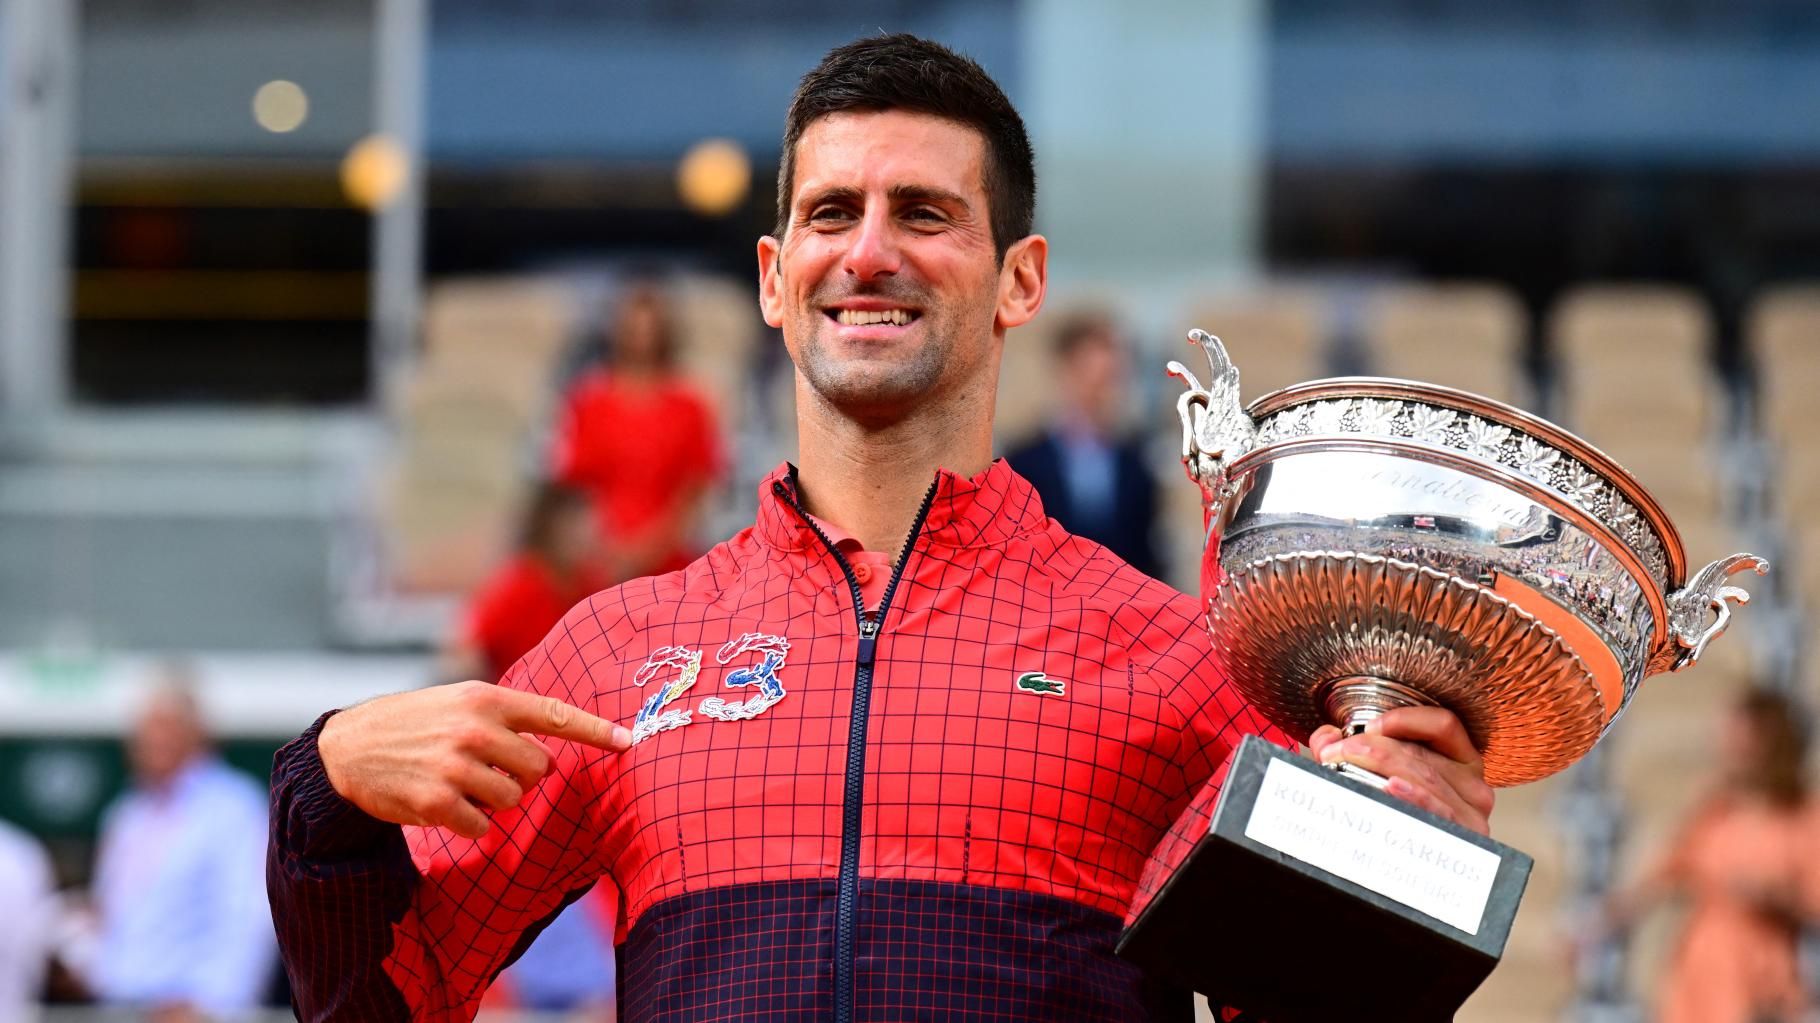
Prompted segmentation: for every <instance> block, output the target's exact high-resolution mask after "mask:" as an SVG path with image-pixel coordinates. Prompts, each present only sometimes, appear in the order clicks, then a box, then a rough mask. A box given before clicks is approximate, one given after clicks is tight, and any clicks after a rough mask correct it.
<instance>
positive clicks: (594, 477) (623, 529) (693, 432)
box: [552, 284, 724, 579]
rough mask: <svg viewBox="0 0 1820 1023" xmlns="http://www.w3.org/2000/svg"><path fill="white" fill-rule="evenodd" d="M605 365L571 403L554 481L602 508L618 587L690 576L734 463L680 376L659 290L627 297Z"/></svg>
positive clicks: (561, 424)
mask: <svg viewBox="0 0 1820 1023" xmlns="http://www.w3.org/2000/svg"><path fill="white" fill-rule="evenodd" d="M603 356H604V359H605V364H604V365H603V366H602V367H601V368H599V369H595V370H591V371H589V372H587V373H585V374H583V375H582V376H581V377H580V378H579V379H578V380H577V381H576V382H575V384H574V386H573V387H571V388H570V390H569V393H568V395H567V396H566V398H565V399H564V402H563V409H562V412H561V415H560V418H559V419H558V421H557V435H556V441H555V446H554V451H553V452H552V462H553V467H552V468H553V473H554V475H555V476H556V478H558V479H559V480H561V481H563V482H565V483H569V484H572V485H574V486H577V487H580V488H581V489H583V490H585V491H587V492H588V494H589V495H590V496H591V497H592V498H593V500H594V508H595V511H596V512H597V514H598V516H599V521H600V525H601V529H602V532H603V533H604V534H605V536H606V538H607V541H608V545H609V546H608V551H609V554H610V555H611V558H612V564H611V566H610V567H611V571H612V574H613V576H614V577H615V578H617V579H632V578H636V577H638V576H642V575H651V574H654V573H658V572H668V571H671V570H673V569H678V568H681V567H683V566H684V565H687V564H688V563H689V562H690V561H692V560H694V558H695V557H696V556H697V555H698V554H700V553H701V552H700V550H699V549H698V544H697V541H696V536H695V534H696V529H697V526H698V524H699V522H700V520H701V514H702V504H703V501H704V499H705V497H706V496H707V491H708V486H709V484H710V483H712V482H713V481H714V479H715V478H716V477H717V476H718V475H719V474H720V471H721V463H722V460H723V458H724V454H723V452H722V451H721V443H720V434H719V428H718V426H717V424H716V423H715V417H714V413H713V410H712V409H710V408H709V406H708V402H707V400H706V399H705V398H704V397H703V396H702V394H701V393H700V392H699V391H698V390H697V389H696V388H695V387H693V386H692V385H691V384H690V383H689V382H688V381H687V380H686V379H684V378H683V376H682V375H681V374H680V373H679V372H678V371H677V369H676V339H675V336H674V327H673V325H672V324H671V321H670V313H669V310H668V309H667V307H666V306H665V299H664V297H663V295H662V294H661V293H660V292H659V291H658V290H657V288H656V287H655V286H654V285H651V284H640V285H636V286H633V287H631V288H629V289H628V290H627V291H626V293H625V295H624V297H623V298H622V299H621V300H620V303H619V308H618V313H617V315H616V316H615V317H614V320H613V326H612V329H611V330H610V331H609V332H608V333H607V336H606V338H605V350H604V352H603Z"/></svg>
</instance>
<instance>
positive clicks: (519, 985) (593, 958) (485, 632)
mask: <svg viewBox="0 0 1820 1023" xmlns="http://www.w3.org/2000/svg"><path fill="white" fill-rule="evenodd" d="M599 555H600V533H599V528H598V526H597V524H596V519H595V513H594V509H593V507H591V506H590V504H589V502H588V497H587V495H586V494H584V493H582V492H581V491H579V490H576V489H574V488H572V487H567V486H563V485H562V484H559V483H545V484H543V485H542V486H540V487H538V488H537V491H536V493H535V494H534V495H533V496H532V498H531V504H530V506H529V507H528V508H527V509H526V511H525V521H524V525H523V531H522V533H521V534H520V537H519V545H518V552H517V553H516V554H514V555H513V557H512V559H511V560H510V561H508V562H506V563H505V565H503V566H501V568H500V569H499V571H498V572H496V573H494V575H493V576H492V578H490V579H488V580H487V581H486V582H485V583H484V584H482V585H481V587H480V589H479V590H478V591H477V592H476V594H475V596H474V599H473V601H472V602H471V603H470V604H469V606H468V610H467V612H466V613H465V614H464V615H463V619H462V623H461V625H460V627H459V631H458V632H457V633H456V635H455V637H454V639H453V640H451V642H450V643H449V646H448V648H447V649H446V650H444V651H443V654H442V658H441V664H440V665H439V666H438V669H437V677H438V679H439V680H441V681H445V682H453V681H457V680H460V679H469V678H484V679H491V680H493V681H498V680H499V679H500V678H501V677H503V676H504V675H505V673H506V671H507V670H508V669H509V668H511V667H512V665H513V664H514V663H516V662H517V661H518V659H519V658H520V657H523V656H524V655H525V653H526V652H527V651H529V650H531V648H533V647H535V646H536V645H537V644H538V643H541V642H543V638H544V636H545V635H547V634H548V633H549V631H550V630H551V629H552V628H555V626H556V623H557V622H560V621H561V620H562V616H563V615H565V614H567V613H568V611H569V609H570V608H571V607H574V606H575V605H576V604H577V603H579V602H581V601H582V600H584V599H586V598H587V597H588V596H589V595H591V594H593V593H595V592H598V591H600V590H603V589H606V588H607V586H608V585H609V582H610V581H609V579H608V578H607V575H606V573H605V572H604V571H602V570H601V568H600V558H599ZM612 905H613V902H612V899H611V898H608V897H605V896H602V895H601V894H600V893H599V892H598V890H596V891H594V892H590V893H589V894H588V895H587V896H586V897H585V898H583V899H581V900H579V901H577V902H576V903H575V904H573V905H571V906H569V907H568V908H567V909H566V910H564V911H563V913H562V915H561V916H559V917H557V918H556V919H555V920H553V921H551V922H550V925H549V926H548V927H546V928H544V931H543V933H542V934H539V935H538V936H537V940H536V941H534V942H533V943H532V944H531V947H530V948H528V949H526V950H525V953H524V955H522V956H520V957H519V959H518V961H517V962H516V963H514V964H513V965H512V968H511V969H510V970H508V971H506V974H505V978H504V979H505V984H504V985H502V987H504V988H509V989H510V991H511V994H512V997H513V999H514V1000H515V1001H516V1002H517V1004H518V1005H520V1006H521V1007H523V1008H526V1009H532V1010H536V1011H540V1012H570V1013H574V1014H575V1016H576V1018H577V1019H582V1020H587V1021H588V1023H608V1021H611V1020H612V1019H613V1009H614V1005H613V976H614V974H613V966H614V964H613V941H612V937H611V934H612V926H613V924H612V915H613V914H612V912H611V908H612ZM602 907H606V908H605V909H603V908H602Z"/></svg>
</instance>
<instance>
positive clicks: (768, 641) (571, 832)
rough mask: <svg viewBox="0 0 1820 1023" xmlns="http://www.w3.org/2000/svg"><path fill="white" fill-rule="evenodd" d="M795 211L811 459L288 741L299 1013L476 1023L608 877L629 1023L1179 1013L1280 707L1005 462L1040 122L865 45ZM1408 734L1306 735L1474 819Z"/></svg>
mask: <svg viewBox="0 0 1820 1023" xmlns="http://www.w3.org/2000/svg"><path fill="white" fill-rule="evenodd" d="M778 195H779V203H778V207H779V216H778V226H777V231H776V234H775V235H773V236H769V237H766V238H764V239H761V240H760V241H759V243H758V264H759V267H758V269H759V279H760V303H761V306H762V308H763V312H764V315H765V319H766V321H767V322H769V323H770V324H772V325H773V326H776V327H780V328H782V331H783V335H784V342H785V345H786V346H787V347H788V349H789V352H790V356H791V358H792V359H793V360H794V362H795V365H796V370H797V409H798V420H797V425H798V431H799V439H800V450H801V451H802V464H801V465H800V466H798V467H790V466H783V467H780V468H779V469H778V470H777V471H776V472H774V473H773V474H772V475H771V477H770V478H769V479H767V480H766V481H765V482H764V484H763V485H762V486H761V490H760V495H759V496H760V505H759V510H758V520H757V522H756V523H755V524H754V525H753V526H752V527H751V528H749V529H747V530H744V531H742V532H741V533H740V534H739V535H737V536H735V537H733V538H732V539H731V540H729V541H727V542H726V543H723V544H721V545H719V546H718V547H716V548H714V549H713V550H711V551H709V552H708V554H707V555H705V556H704V557H703V558H701V559H700V560H698V561H696V562H694V563H693V564H691V565H690V566H689V567H688V568H687V569H685V570H683V571H681V572H679V573H674V574H671V575H666V576H659V577H655V578H650V579H643V580H638V581H635V582H631V583H627V584H625V585H622V586H619V587H616V588H614V589H611V590H607V591H605V592H603V593H600V594H597V595H595V596H594V597H592V598H590V599H589V600H587V601H585V602H583V604H581V605H579V606H578V607H576V608H575V609H574V610H573V611H571V612H570V613H569V615H568V616H567V617H566V618H565V619H564V621H563V623H562V624H561V625H559V626H558V627H557V628H556V629H555V630H553V631H552V632H551V634H550V635H549V637H547V638H546V639H545V640H544V642H543V643H542V644H541V645H540V646H539V647H538V649H537V650H535V651H533V652H532V653H530V654H529V655H527V656H526V657H525V658H524V659H523V660H522V661H520V662H519V663H518V664H517V665H515V666H514V667H513V669H512V670H511V672H509V673H508V674H507V676H506V678H505V679H504V680H503V684H502V685H500V686H490V685H485V684H478V683H476V684H468V683H464V684H461V685H458V686H453V687H444V688H441V689H436V690H428V691H424V692H415V693H406V694H400V695H395V696H388V697H383V698H380V699H377V700H374V701H372V702H370V703H367V704H364V705H361V706H358V707H354V708H351V709H349V710H346V711H342V712H341V713H339V714H334V715H332V716H325V717H324V718H323V719H321V720H319V721H318V723H317V724H316V725H315V726H313V727H312V728H311V729H310V730H309V731H307V732H305V733H304V735H303V736H302V737H301V738H300V739H299V740H297V741H296V742H295V743H293V744H292V745H291V746H289V747H287V748H286V749H285V750H284V751H283V752H282V753H281V754H280V756H279V760H278V765H277V777H276V779H275V787H274V809H275V813H276V817H277V825H276V827H275V828H274V835H275V836H276V843H275V848H274V852H273V857H272V860H271V864H270V870H269V878H270V885H271V890H272V895H273V902H274V906H275V909H276V911H277V918H278V920H279V922H280V928H281V932H282V933H281V944H282V945H283V948H284V952H285V956H286V959H287V962H288V964H289V967H290V969H291V972H292V977H293V983H294V986H295V987H296V989H297V991H298V998H299V1008H300V1011H301V1014H302V1016H303V1017H304V1018H305V1019H309V1020H318V1019H360V1020H383V1019H401V1018H406V1017H412V1018H417V1019H437V1020H441V1019H463V1018H466V1017H468V1016H469V1015H471V1014H472V1013H473V1011H474V1006H475V1002H476V1000H477V998H478V997H479V994H480V992H481V991H482V989H484V987H485V986H486V984H487V982H488V980H489V979H490V978H491V977H492V976H493V974H494V973H495V972H496V971H498V970H499V969H500V967H501V965H502V964H503V963H505V962H508V961H509V960H510V958H511V956H512V954H513V952H514V950H515V949H516V948H518V947H519V946H520V945H521V944H522V943H523V942H524V941H525V940H526V935H528V934H530V933H532V932H534V931H535V929H536V927H537V926H538V925H539V922H540V921H542V920H545V919H547V918H548V917H549V916H550V915H551V914H552V913H554V912H555V911H557V910H558V909H559V908H560V906H561V905H562V904H563V902H564V901H565V900H566V899H571V898H575V897H577V893H579V892H581V891H583V890H585V889H586V888H587V887H588V886H589V885H590V884H592V883H594V882H595V881H596V880H597V879H602V878H604V879H605V882H606V883H609V884H613V885H615V886H616V887H618V888H619V889H620V891H621V893H622V896H623V897H622V900H621V906H622V910H621V913H622V917H623V919H624V922H625V930H624V932H623V936H624V944H623V946H622V951H621V969H620V975H619V981H620V998H621V1002H620V1007H621V1013H622V1016H623V1018H624V1019H626V1020H628V1021H634V1023H646V1021H658V1020H661V1021H671V1020H675V1021H683V1020H687V1021H692V1023H698V1021H703V1020H723V1019H759V1020H785V1019H790V1020H794V1019H814V1020H823V1019H832V1020H837V1021H840V1023H848V1021H854V1020H901V1019H912V1018H934V1017H939V1018H943V1019H949V1020H1012V1019H1017V1020H1023V1019H1071V1020H1120V1021H1126V1020H1142V1019H1174V1018H1182V1017H1184V1016H1185V1014H1187V1013H1188V1012H1189V1011H1190V1010H1189V1004H1190V1003H1189V1000H1188V999H1187V997H1186V996H1185V995H1184V994H1182V993H1181V992H1176V991H1170V990H1168V989H1166V988H1165V987H1163V986H1162V985H1159V984H1156V983H1154V982H1152V981H1151V980H1150V979H1149V978H1146V977H1143V976H1141V975H1140V974H1139V973H1138V972H1137V971H1136V970H1135V969H1134V968H1132V967H1131V966H1129V965H1128V964H1126V963H1124V962H1123V961H1121V960H1119V959H1117V958H1116V957H1115V956H1114V955H1113V954H1112V945H1113V942H1114V940H1115V939H1116V937H1117V934H1118V930H1119V926H1120V917H1121V915H1122V913H1123V912H1124V910H1125V908H1126V907H1127V905H1128V904H1129V902H1130V899H1131V896H1132V893H1133V890H1134V887H1135V885H1136V881H1137V878H1138V873H1139V871H1140V869H1141V867H1142V865H1143V863H1144V861H1145V858H1146V857H1147V855H1148V854H1149V853H1150V851H1151V849H1152V847H1153V846H1154V845H1155V844H1156V841H1157V839H1158V838H1159V837H1161V835H1162V834H1163V831H1164V829H1165V828H1166V827H1168V825H1169V824H1170V823H1171V822H1172V820H1173V818H1174V817H1175V815H1177V814H1179V813H1180V812H1181V811H1182V809H1183V808H1184V807H1185V806H1187V805H1188V802H1189V799H1190V798H1191V796H1193V795H1194V793H1195V792H1196V791H1198V790H1200V789H1201V788H1202V787H1203V786H1204V784H1206V783H1207V781H1208V780H1209V779H1210V778H1212V777H1213V776H1214V774H1215V771H1216V769H1217V768H1218V766H1219V765H1220V763H1221V762H1222V760H1223V759H1224V758H1225V757H1226V755H1227V753H1228V752H1229V751H1230V750H1231V748H1232V747H1233V746H1234V745H1235V744H1236V743H1237V742H1238V740H1239V737H1240V735H1241V734H1242V733H1244V732H1247V731H1254V732H1267V731H1269V727H1268V726H1267V725H1266V724H1265V722H1264V721H1262V720H1261V719H1260V718H1259V717H1257V715H1256V714H1255V713H1253V712H1252V711H1251V710H1250V708H1248V707H1246V706H1245V705H1244V704H1243V703H1242V702H1241V701H1240V699H1239V698H1238V696H1237V695H1236V694H1235V693H1234V692H1233V690H1232V689H1231V687H1230V686H1229V685H1227V684H1226V682H1225V680H1224V679H1222V678H1220V677H1219V675H1218V674H1217V672H1216V671H1215V670H1214V669H1213V667H1212V665H1211V660H1210V655H1209V644H1208V642H1207V640H1206V638H1205V637H1204V636H1203V635H1202V634H1201V629H1202V626H1201V625H1200V622H1201V613H1200V609H1199V606H1198V602H1197V601H1195V600H1194V599H1192V598H1189V597H1185V596H1182V595H1181V594H1178V593H1175V592H1174V591H1172V590H1169V589H1168V588H1167V587H1165V586H1163V585H1162V584H1161V583H1157V582H1155V581H1153V580H1150V579H1147V578H1145V577H1144V576H1142V575H1140V574H1139V573H1137V572H1135V571H1134V570H1132V569H1131V568H1130V567H1129V566H1127V565H1125V564H1123V563H1122V562H1120V561H1118V560H1117V559H1116V558H1114V557H1113V556H1111V555H1110V554H1108V553H1107V552H1106V551H1105V549H1104V548H1102V547H1100V546H1099V545H1097V544H1093V543H1091V542H1089V541H1085V540H1081V539H1078V538H1075V537H1072V536H1070V535H1068V534H1067V533H1066V532H1064V531H1063V530H1062V529H1061V527H1060V526H1058V525H1056V524H1055V523H1053V522H1051V521H1050V520H1049V519H1047V517H1046V516H1045V515H1044V513H1043V510H1042V507H1041V503H1040V502H1039V501H1038V500H1037V498H1036V495H1035V493H1034V491H1033V490H1032V489H1031V488H1030V486H1029V484H1028V483H1026V482H1024V481H1023V480H1022V479H1020V478H1018V477H1017V476H1016V475H1015V474H1014V473H1012V472H1011V470H1010V469H1009V468H1008V467H1007V466H1006V465H1005V464H1004V463H1003V462H996V461H993V460H992V457H991V436H992V396H993V394H994V390H995V387H996V383H997V381H996V377H997V367H998V362H999V354H1000V349H1001V346H1002V343H1003V339H1004V335H1005V332H1006V331H1007V330H1008V329H1010V328H1012V327H1015V326H1017V325H1019V324H1021V323H1025V322H1027V321H1028V320H1029V319H1030V318H1031V317H1032V316H1034V315H1036V312H1037V310H1038V308H1040V306H1041V305H1042V300H1043V293H1044V287H1045V273H1046V260H1047V250H1048V242H1047V241H1046V240H1045V239H1044V238H1043V237H1041V236H1040V235H1036V234H1033V233H1032V232H1031V222H1032V216H1033V209H1034V198H1035V176H1034V172H1033V169H1032V160H1031V154H1030V148H1029V144H1028V142H1027V140H1026V138H1025V135H1024V130H1023V125H1022V122H1021V120H1020V119H1019V118H1018V116H1017V113H1016V111H1015V110H1014V109H1012V107H1011V105H1010V103H1009V102H1008V101H1007V100H1006V99H1005V97H1004V95H1003V93H1002V92H1000V90H999V89H998V87H997V86H996V85H995V84H994V83H993V82H992V80H991V79H990V78H988V77H987V76H986V75H985V74H984V72H982V71H981V70H980V69H979V67H978V66H977V65H975V64H973V63H972V62H971V61H967V60H965V59H962V58H959V57H957V56H955V55H954V54H953V53H951V52H949V51H948V50H946V49H944V48H942V47H940V46H937V45H935V44H932V43H928V42H925V41H922V40H919V39H915V38H912V37H907V36H890V37H883V38H876V39H866V40H862V41H859V42H856V43H852V44H849V45H847V46H843V47H840V48H838V49H836V50H834V51H833V52H831V53H830V54H829V55H828V56H827V58H826V59H825V60H824V61H823V62H822V64H821V65H820V66H818V67H817V68H816V69H815V70H813V71H811V72H810V73H809V74H808V75H807V76H806V77H805V78H804V79H803V82H802V84H801V86H800V88H799V89H798V91H797V94H796V97H795V99H794V101H793V102H792V104H791V108H790V112H789V116H788V120H787V123H786V129H785V135H784V147H783V165H782V168H781V169H780V171H779V175H778ZM1381 720H1382V722H1383V724H1382V726H1381V727H1382V731H1381V732H1380V733H1379V734H1372V735H1366V736H1361V737H1357V738H1353V739H1348V740H1346V741H1345V742H1344V743H1335V742H1334V741H1333V737H1332V736H1331V735H1322V736H1317V737H1316V742H1317V744H1318V745H1319V747H1320V752H1321V753H1322V754H1323V755H1324V756H1327V757H1344V758H1346V759H1348V760H1351V761H1354V762H1356V763H1359V764H1360V765H1362V766H1366V767H1369V768H1371V769H1374V770H1377V771H1379V772H1380V773H1382V774H1385V775H1388V776H1391V777H1393V778H1395V779H1397V781H1398V783H1400V784H1402V785H1403V786H1404V789H1405V791H1407V792H1408V793H1409V794H1410V798H1412V799H1413V800H1415V801H1417V802H1420V803H1422V804H1423V805H1425V806H1430V807H1432V808H1437V809H1439V810H1441V811H1443V812H1446V813H1449V814H1450V815H1451V816H1453V817H1455V818H1456V819H1458V820H1461V821H1464V822H1466V823H1468V824H1470V825H1471V826H1474V827H1478V828H1483V827H1484V826H1485V814H1486V813H1487V812H1488V811H1489V808H1490V799H1489V794H1490V793H1489V790H1488V789H1485V787H1484V783H1483V781H1482V780H1481V779H1480V777H1479V774H1480V772H1479V769H1478V766H1477V762H1476V759H1475V757H1474V754H1473V753H1472V748H1471V744H1470V743H1468V742H1467V741H1466V738H1465V734H1464V732H1463V731H1462V730H1461V729H1460V727H1459V724H1458V722H1456V721H1454V720H1453V719H1452V718H1451V717H1450V716H1448V715H1446V714H1445V713H1444V712H1433V711H1431V710H1430V709H1423V711H1419V712H1408V713H1405V712H1396V713H1393V714H1389V715H1386V716H1385V717H1384V718H1382V719H1381ZM614 722H623V723H626V724H629V725H630V726H631V727H630V728H627V727H626V726H625V724H615V723H614ZM520 733H538V734H542V735H545V736H549V737H551V738H552V739H554V740H556V741H553V742H551V743H548V744H544V743H540V742H536V741H533V740H532V739H529V738H526V737H524V736H523V735H521V734H520ZM1279 738H1280V736H1279ZM1419 743H1427V744H1428V745H1427V746H1423V745H1420V744H1419ZM1429 747H1433V748H1432V749H1431V748H1429ZM387 821H395V822H398V823H401V824H407V825H429V827H411V828H406V829H400V828H399V827H397V826H395V825H394V824H389V823H386V822H387ZM1234 923H1238V922H1234ZM1309 924H1310V928H1311V933H1317V932H1318V930H1319V924H1320V922H1319V921H1313V920H1311V921H1309Z"/></svg>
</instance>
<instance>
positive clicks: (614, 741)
mask: <svg viewBox="0 0 1820 1023" xmlns="http://www.w3.org/2000/svg"><path fill="white" fill-rule="evenodd" d="M499 695H500V698H501V700H502V703H501V706H502V708H503V713H502V714H501V715H500V719H499V720H500V723H501V724H503V725H505V726H506V727H507V728H510V729H511V730H513V731H514V732H530V733H531V734H533V735H547V736H549V737H551V738H553V739H569V740H572V741H574V742H579V743H581V744H582V745H584V746H592V747H594V748H595V749H603V750H606V751H607V752H609V753H619V752H623V751H624V750H627V749H630V748H631V746H632V733H631V732H630V731H628V730H627V729H626V728H625V727H624V726H622V725H616V724H614V723H613V722H611V721H608V720H606V719H605V718H598V717H595V716H594V715H592V714H590V713H588V712H587V711H585V710H582V709H581V708H580V707H573V706H570V705H569V704H566V703H564V702H562V701H561V700H558V699H557V698H556V697H554V696H544V695H541V694H538V693H527V692H525V691H524V690H522V689H505V688H501V689H500V690H499Z"/></svg>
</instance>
